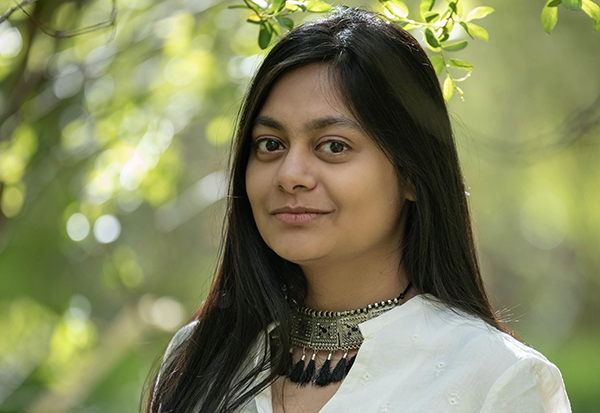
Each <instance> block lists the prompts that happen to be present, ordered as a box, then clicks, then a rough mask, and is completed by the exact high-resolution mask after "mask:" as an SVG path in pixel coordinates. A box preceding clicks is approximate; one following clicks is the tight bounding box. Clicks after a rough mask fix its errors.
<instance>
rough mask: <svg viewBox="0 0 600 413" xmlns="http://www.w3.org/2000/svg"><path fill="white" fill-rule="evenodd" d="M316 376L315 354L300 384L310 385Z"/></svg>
mask: <svg viewBox="0 0 600 413" xmlns="http://www.w3.org/2000/svg"><path fill="white" fill-rule="evenodd" d="M314 375H315V353H313V355H312V358H311V359H310V361H309V362H308V366H306V369H305V370H304V373H302V377H301V378H300V384H301V385H303V384H308V383H310V382H311V381H312V378H313V376H314Z"/></svg>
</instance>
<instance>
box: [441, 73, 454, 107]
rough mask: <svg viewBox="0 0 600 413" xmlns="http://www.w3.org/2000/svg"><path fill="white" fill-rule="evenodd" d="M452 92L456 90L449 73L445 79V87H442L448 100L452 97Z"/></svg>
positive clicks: (445, 98)
mask: <svg viewBox="0 0 600 413" xmlns="http://www.w3.org/2000/svg"><path fill="white" fill-rule="evenodd" d="M452 92H454V82H453V81H452V79H451V78H450V75H448V76H447V77H446V80H444V87H443V88H442V93H443V95H444V100H445V101H446V102H448V101H449V100H450V98H451V97H452Z"/></svg>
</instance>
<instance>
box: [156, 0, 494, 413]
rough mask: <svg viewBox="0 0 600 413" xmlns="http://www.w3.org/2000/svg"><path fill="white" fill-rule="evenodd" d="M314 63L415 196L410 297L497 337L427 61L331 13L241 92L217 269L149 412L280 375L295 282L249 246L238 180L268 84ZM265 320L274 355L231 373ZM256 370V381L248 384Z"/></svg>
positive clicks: (395, 29) (274, 54)
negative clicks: (426, 298)
mask: <svg viewBox="0 0 600 413" xmlns="http://www.w3.org/2000/svg"><path fill="white" fill-rule="evenodd" d="M316 62H320V63H327V67H328V68H329V72H328V73H329V75H330V78H331V80H332V81H333V82H334V83H333V84H335V85H336V86H337V89H338V91H339V95H340V96H341V98H342V100H343V102H344V104H345V105H346V107H347V108H348V109H349V110H350V112H351V113H352V114H353V115H354V117H355V118H356V119H357V120H358V121H359V122H360V124H361V126H362V127H363V129H364V130H365V131H366V132H367V133H368V134H369V135H370V137H371V138H372V139H373V141H374V142H375V143H376V144H377V145H378V146H379V147H380V148H381V150H382V151H383V153H384V154H385V155H386V156H387V157H388V159H389V160H390V162H391V163H392V164H393V165H394V167H395V169H396V171H397V174H398V178H399V182H400V183H405V182H407V181H408V182H410V183H411V184H412V185H413V186H414V188H415V195H416V201H415V202H409V207H408V214H407V219H406V226H405V229H404V234H403V239H402V257H401V260H402V265H403V268H404V271H405V273H406V274H407V276H408V278H409V280H410V281H412V284H413V286H414V288H415V289H416V290H417V291H418V292H420V293H429V294H432V295H433V296H435V297H437V298H438V299H439V300H441V301H442V302H444V303H446V304H447V305H448V306H450V307H452V308H455V309H459V310H462V311H464V312H466V313H469V314H472V315H475V316H477V317H480V318H481V319H482V320H484V321H485V322H487V323H488V324H490V325H492V326H494V327H496V328H498V329H500V330H503V331H506V328H505V327H504V325H503V324H502V323H501V321H500V320H498V318H497V317H496V316H495V314H494V311H493V310H492V307H491V304H490V302H489V299H488V297H487V295H486V292H485V289H484V286H483V282H482V280H481V275H480V271H479V267H478V263H477V256H476V250H475V246H474V242H473V237H472V231H471V223H470V217H469V211H468V205H467V199H466V194H465V188H464V183H463V178H462V174H461V169H460V166H459V162H458V157H457V153H456V147H455V144H454V140H453V136H452V129H451V126H450V120H449V117H448V112H447V109H446V105H445V102H444V99H443V97H442V93H441V90H440V84H439V81H438V78H437V76H436V73H435V70H434V68H433V66H432V64H431V62H430V61H429V59H428V57H427V54H426V53H425V51H424V50H423V49H422V48H421V46H420V45H419V43H418V42H417V40H415V38H414V37H413V36H411V35H410V34H409V33H408V32H406V31H405V30H404V29H402V28H401V27H400V26H398V25H397V24H394V23H390V22H387V21H385V20H384V19H382V18H381V17H380V16H379V15H378V14H376V13H374V12H370V11H365V10H360V9H354V8H347V7H340V8H336V9H335V10H334V11H333V12H332V13H331V14H330V15H329V16H328V17H326V18H323V19H319V20H316V21H313V22H310V23H307V24H304V25H302V26H300V27H297V28H296V29H294V30H292V31H291V32H290V33H289V34H287V35H286V36H285V37H283V38H282V39H281V40H280V41H279V42H278V43H277V44H276V45H275V46H274V47H273V49H272V50H271V51H270V52H269V54H268V55H267V57H266V58H265V60H264V62H263V63H262V65H261V66H260V68H259V69H258V71H257V73H256V75H255V77H254V79H253V81H252V83H251V85H250V88H249V90H248V92H247V95H246V98H245V101H244V104H243V107H242V109H241V112H240V117H239V125H238V130H237V133H236V139H235V142H234V150H233V156H232V162H231V176H230V186H229V194H230V197H229V198H228V207H227V208H228V209H227V215H226V223H225V227H224V237H223V245H222V250H221V263H220V266H219V268H218V271H217V274H216V277H215V280H214V283H213V285H212V288H211V291H210V293H209V296H208V298H207V300H206V301H205V302H204V304H203V306H202V307H201V309H200V310H199V311H198V313H197V315H196V317H195V318H196V319H197V320H198V321H197V322H196V323H195V324H194V326H193V331H192V332H191V336H190V338H189V339H188V340H185V341H184V342H183V343H182V344H181V346H179V348H178V349H176V351H175V352H174V354H173V357H171V358H170V359H168V360H167V362H166V363H165V366H164V368H165V370H164V372H163V374H162V375H161V378H160V380H158V383H157V384H155V385H154V387H153V388H152V389H151V391H150V392H149V402H148V406H147V407H146V411H147V412H149V413H154V412H159V411H163V412H177V413H185V412H192V411H194V409H198V410H197V411H199V412H201V413H209V412H210V413H217V412H218V413H225V412H227V413H229V412H234V411H235V410H237V409H238V408H239V407H240V406H242V405H243V404H245V403H246V402H248V401H249V400H250V399H251V398H252V396H254V395H255V394H257V393H258V392H259V391H261V390H262V389H264V388H265V387H266V386H268V385H269V384H270V383H271V382H273V380H275V378H276V377H277V375H278V374H279V373H281V372H285V371H286V366H288V363H289V358H288V357H289V352H288V351H287V349H289V348H290V347H291V343H290V339H289V337H290V331H291V327H290V325H291V318H292V311H291V303H292V302H295V303H302V302H303V301H304V300H305V298H306V290H307V288H306V280H305V278H304V275H303V273H302V271H301V269H300V267H299V266H298V265H296V264H294V263H291V262H289V261H286V260H284V259H283V258H281V257H279V256H278V255H277V254H275V253H274V252H273V251H272V250H271V249H270V248H269V247H268V246H267V245H266V244H265V242H264V241H263V239H262V238H261V236H260V234H259V232H258V229H257V227H256V223H255V221H254V218H253V215H252V210H251V207H250V202H249V201H248V197H247V194H246V187H245V175H246V166H247V164H248V158H249V155H250V150H251V145H250V144H251V130H252V124H253V121H254V119H255V118H256V116H257V114H258V113H259V111H260V109H261V107H262V105H263V104H264V102H265V100H266V99H267V96H268V94H269V92H270V90H271V89H272V87H273V85H274V84H275V82H277V80H278V79H279V78H280V77H281V76H282V74H284V73H286V72H288V71H290V70H291V69H294V68H298V67H301V66H305V65H308V64H311V63H316ZM273 322H277V323H278V334H277V336H278V338H279V341H278V343H277V346H275V349H276V351H271V352H269V353H267V352H266V351H263V352H262V353H263V356H262V357H261V358H260V360H259V361H258V363H257V365H256V367H254V368H250V369H249V370H248V369H246V370H245V371H244V372H243V373H240V371H241V370H240V366H242V365H244V363H245V361H246V360H247V359H248V358H249V357H250V352H251V348H252V347H253V344H254V343H256V342H257V339H258V338H259V335H260V334H263V333H264V331H265V330H266V329H267V327H268V326H269V325H271V324H272V323H273ZM265 343H266V341H265ZM284 349H285V350H284ZM265 350H266V347H265ZM261 372H266V375H265V377H264V379H263V380H260V382H257V377H259V374H260V373H261Z"/></svg>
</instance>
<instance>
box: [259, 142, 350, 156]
mask: <svg viewBox="0 0 600 413" xmlns="http://www.w3.org/2000/svg"><path fill="white" fill-rule="evenodd" d="M269 141H271V142H276V143H277V144H278V145H281V146H283V144H282V143H281V142H280V141H279V140H277V139H273V138H263V139H258V140H257V141H255V142H253V143H252V144H253V146H255V147H256V149H257V151H258V152H262V153H274V152H276V151H266V150H261V149H260V144H261V143H263V142H269ZM332 143H339V144H340V145H342V146H343V147H344V150H343V151H342V152H337V153H335V152H325V153H326V154H327V156H340V155H343V154H345V153H346V152H348V150H350V149H352V148H351V147H350V146H349V145H348V144H347V143H345V142H342V141H339V140H336V139H332V140H328V141H325V142H322V143H321V144H319V146H318V147H319V148H320V147H321V146H324V145H326V144H332Z"/></svg>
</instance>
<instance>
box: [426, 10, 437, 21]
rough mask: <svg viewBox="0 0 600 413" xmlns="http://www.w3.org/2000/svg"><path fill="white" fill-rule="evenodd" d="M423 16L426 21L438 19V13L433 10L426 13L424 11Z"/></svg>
mask: <svg viewBox="0 0 600 413" xmlns="http://www.w3.org/2000/svg"><path fill="white" fill-rule="evenodd" d="M423 18H424V19H425V21H426V22H427V23H435V22H437V21H438V20H439V19H440V14H439V13H438V12H435V11H428V12H427V13H425V16H423Z"/></svg>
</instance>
